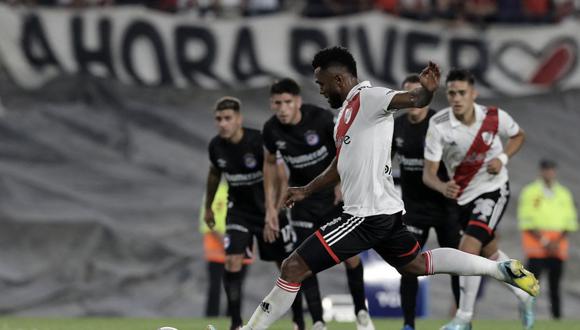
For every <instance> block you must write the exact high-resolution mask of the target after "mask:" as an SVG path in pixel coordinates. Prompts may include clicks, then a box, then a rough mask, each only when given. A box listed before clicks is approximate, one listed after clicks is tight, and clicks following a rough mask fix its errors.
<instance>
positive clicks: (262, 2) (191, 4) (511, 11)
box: [0, 0, 580, 24]
mask: <svg viewBox="0 0 580 330" xmlns="http://www.w3.org/2000/svg"><path fill="white" fill-rule="evenodd" d="M0 1H3V2H8V3H11V4H14V5H20V4H24V5H46V6H54V5H57V6H72V7H88V6H110V5H145V6H147V7H150V8H154V9H158V10H163V11H168V12H189V11H195V12H197V13H199V15H200V16H203V17H218V18H219V17H221V18H232V17H240V16H257V15H266V14H272V13H278V12H281V11H293V12H298V13H301V14H302V15H303V16H306V17H313V18H323V17H333V16H340V15H350V14H354V13H360V12H365V11H370V10H380V11H383V12H387V13H389V14H392V15H397V16H401V17H406V18H410V19H417V20H422V21H424V20H433V19H439V20H450V21H452V22H458V23H461V22H471V23H480V24H485V23H496V22H497V23H554V22H559V21H560V20H562V19H563V18H565V17H569V16H574V15H575V16H576V17H578V14H579V13H580V0H294V1H293V0H0Z"/></svg>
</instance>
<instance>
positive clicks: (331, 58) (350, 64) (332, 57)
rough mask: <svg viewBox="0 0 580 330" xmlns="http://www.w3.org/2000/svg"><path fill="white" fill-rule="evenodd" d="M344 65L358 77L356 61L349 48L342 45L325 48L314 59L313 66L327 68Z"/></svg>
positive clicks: (314, 67)
mask: <svg viewBox="0 0 580 330" xmlns="http://www.w3.org/2000/svg"><path fill="white" fill-rule="evenodd" d="M336 65H339V66H344V67H346V69H347V70H348V72H349V73H350V74H352V75H353V76H354V77H357V72H356V61H355V60H354V57H353V56H352V54H351V53H350V52H349V51H348V49H346V48H344V47H340V46H334V47H329V48H324V49H322V50H320V51H318V53H316V55H314V59H313V60H312V68H313V69H315V70H316V68H321V69H322V70H325V69H327V68H329V67H331V66H336Z"/></svg>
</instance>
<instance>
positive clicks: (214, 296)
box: [205, 261, 224, 317]
mask: <svg viewBox="0 0 580 330" xmlns="http://www.w3.org/2000/svg"><path fill="white" fill-rule="evenodd" d="M207 268H208V273H207V274H208V278H209V286H208V289H207V301H206V305H205V306H206V307H205V308H206V309H205V316H206V317H217V316H219V314H220V296H221V293H222V279H223V276H224V264H223V263H221V262H213V261H209V262H208V263H207Z"/></svg>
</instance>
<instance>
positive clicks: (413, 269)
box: [397, 253, 427, 276]
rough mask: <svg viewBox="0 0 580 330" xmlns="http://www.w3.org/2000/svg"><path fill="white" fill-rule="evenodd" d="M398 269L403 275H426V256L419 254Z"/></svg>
mask: <svg viewBox="0 0 580 330" xmlns="http://www.w3.org/2000/svg"><path fill="white" fill-rule="evenodd" d="M397 271H399V273H400V274H401V275H403V276H421V275H426V274H427V272H426V267H425V256H423V254H422V253H421V254H418V255H417V257H415V259H413V260H412V261H411V262H410V263H408V264H406V265H404V266H402V267H399V268H397Z"/></svg>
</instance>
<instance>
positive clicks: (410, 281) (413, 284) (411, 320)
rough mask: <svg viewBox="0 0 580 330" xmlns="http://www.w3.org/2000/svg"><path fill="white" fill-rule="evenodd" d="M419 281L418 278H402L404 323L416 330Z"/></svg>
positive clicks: (401, 290)
mask: <svg viewBox="0 0 580 330" xmlns="http://www.w3.org/2000/svg"><path fill="white" fill-rule="evenodd" d="M418 290H419V280H417V277H416V276H402V277H401V288H400V292H401V307H402V308H403V317H404V322H405V324H407V325H410V326H412V327H413V328H415V308H416V305H417V291H418Z"/></svg>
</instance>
